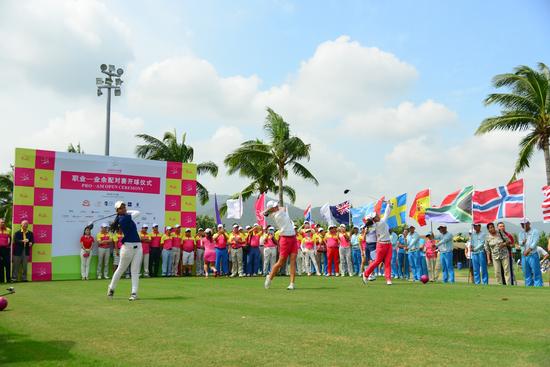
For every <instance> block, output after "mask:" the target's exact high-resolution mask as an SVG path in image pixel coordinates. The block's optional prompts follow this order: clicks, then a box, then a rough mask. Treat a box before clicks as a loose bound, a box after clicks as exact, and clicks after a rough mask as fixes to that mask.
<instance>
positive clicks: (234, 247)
mask: <svg viewBox="0 0 550 367" xmlns="http://www.w3.org/2000/svg"><path fill="white" fill-rule="evenodd" d="M246 240H247V236H246V234H244V232H243V231H242V227H239V225H238V224H235V225H233V230H232V231H231V233H230V234H229V238H228V241H229V245H230V246H231V253H230V255H229V257H230V260H231V261H230V262H231V278H234V277H236V276H237V275H238V276H239V277H242V276H243V275H244V273H243V246H245V245H246Z"/></svg>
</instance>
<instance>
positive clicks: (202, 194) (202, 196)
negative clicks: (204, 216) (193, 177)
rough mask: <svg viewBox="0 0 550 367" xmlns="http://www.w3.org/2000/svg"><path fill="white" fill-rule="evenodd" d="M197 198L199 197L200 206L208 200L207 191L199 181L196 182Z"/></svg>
mask: <svg viewBox="0 0 550 367" xmlns="http://www.w3.org/2000/svg"><path fill="white" fill-rule="evenodd" d="M197 196H198V197H199V202H200V203H201V205H204V204H206V203H207V202H208V200H209V199H210V197H209V195H208V190H207V189H206V187H204V186H203V185H202V184H201V183H200V182H199V181H197Z"/></svg>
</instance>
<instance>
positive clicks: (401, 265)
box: [397, 251, 409, 279]
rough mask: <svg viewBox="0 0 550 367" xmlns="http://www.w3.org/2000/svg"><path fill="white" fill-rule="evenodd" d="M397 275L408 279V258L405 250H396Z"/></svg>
mask: <svg viewBox="0 0 550 367" xmlns="http://www.w3.org/2000/svg"><path fill="white" fill-rule="evenodd" d="M397 276H398V277H401V278H402V279H405V278H407V279H409V259H408V256H407V254H406V253H405V252H399V251H398V252H397Z"/></svg>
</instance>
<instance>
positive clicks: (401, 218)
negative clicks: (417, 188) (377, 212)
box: [382, 194, 407, 229]
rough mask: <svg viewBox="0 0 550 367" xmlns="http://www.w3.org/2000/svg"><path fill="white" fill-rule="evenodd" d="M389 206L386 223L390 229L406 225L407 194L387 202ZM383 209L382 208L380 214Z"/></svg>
mask: <svg viewBox="0 0 550 367" xmlns="http://www.w3.org/2000/svg"><path fill="white" fill-rule="evenodd" d="M388 202H389V203H390V205H391V209H390V213H389V214H388V218H387V220H386V223H388V227H390V229H392V228H395V227H397V226H400V225H402V224H405V223H407V194H402V195H399V196H396V197H394V198H391V199H389V200H388ZM384 211H385V208H382V212H384Z"/></svg>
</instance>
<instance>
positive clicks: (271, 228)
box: [267, 227, 275, 231]
mask: <svg viewBox="0 0 550 367" xmlns="http://www.w3.org/2000/svg"><path fill="white" fill-rule="evenodd" d="M267 230H268V231H274V230H275V228H273V227H269V228H268V229H267Z"/></svg>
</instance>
